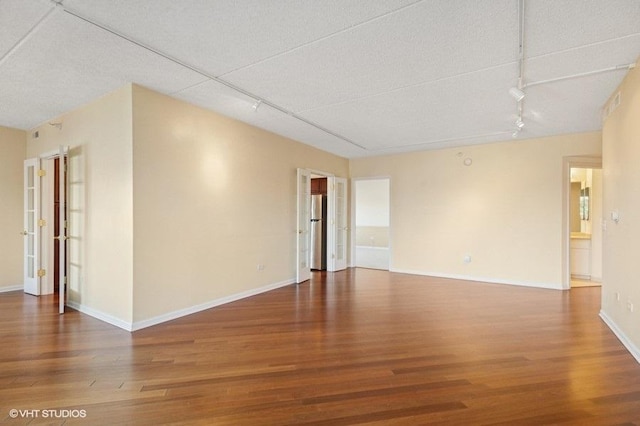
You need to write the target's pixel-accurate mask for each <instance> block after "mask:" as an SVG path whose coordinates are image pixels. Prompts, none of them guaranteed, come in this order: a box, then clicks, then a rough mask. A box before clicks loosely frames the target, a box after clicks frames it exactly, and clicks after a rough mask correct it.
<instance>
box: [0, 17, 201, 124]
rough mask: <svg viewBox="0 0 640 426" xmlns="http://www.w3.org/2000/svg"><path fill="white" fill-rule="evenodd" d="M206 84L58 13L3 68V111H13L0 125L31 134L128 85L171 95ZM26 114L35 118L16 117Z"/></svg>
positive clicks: (0, 89)
mask: <svg viewBox="0 0 640 426" xmlns="http://www.w3.org/2000/svg"><path fill="white" fill-rule="evenodd" d="M204 78H205V77H203V76H201V75H199V74H197V73H194V72H193V71H190V70H188V69H186V68H183V67H181V66H178V65H176V64H174V63H173V62H170V61H168V60H166V59H164V58H162V57H159V56H157V55H155V54H153V53H150V52H148V51H146V50H144V49H142V48H140V47H138V46H136V45H133V44H131V43H128V42H126V41H124V40H122V39H120V38H118V37H116V36H114V35H113V34H111V33H108V32H106V31H104V30H102V29H99V28H97V27H94V26H92V25H90V24H88V23H86V22H84V21H80V20H78V19H77V18H75V17H73V16H70V15H68V14H66V13H64V12H62V11H56V12H55V15H54V16H52V17H51V18H50V19H48V20H47V22H46V23H45V24H44V25H43V26H41V28H40V29H39V30H38V31H37V32H36V33H34V34H33V35H32V36H31V37H30V38H29V40H28V41H27V42H26V43H24V45H23V46H22V47H21V48H20V49H18V50H17V51H16V52H15V53H14V54H13V55H11V58H10V60H9V61H6V62H5V63H4V64H2V66H0V80H2V81H10V82H11V83H12V84H10V85H1V86H0V96H1V98H2V99H3V105H12V107H8V106H7V107H4V108H6V109H4V110H3V111H2V114H1V115H0V117H2V120H3V122H2V123H0V124H3V125H6V126H10V127H18V128H23V129H24V128H30V127H33V126H35V125H37V124H39V123H41V122H43V121H45V120H47V119H49V118H51V117H54V116H56V115H59V114H61V113H64V112H67V111H69V110H71V109H74V108H76V107H78V106H80V105H82V104H84V103H87V102H90V101H92V100H94V99H96V98H98V97H99V96H102V95H104V94H105V93H108V92H110V91H112V90H115V89H117V88H119V87H121V86H123V85H125V84H127V83H129V82H133V83H137V84H141V85H143V86H146V87H149V88H151V89H154V90H158V91H160V92H165V93H171V92H173V91H177V90H179V89H181V88H184V87H187V86H190V85H193V84H196V83H198V82H201V81H202V80H203V79H204ZM23 105H29V106H28V107H23ZM14 107H15V111H16V113H13V112H12V109H13V108H14ZM23 109H29V110H31V111H34V112H33V113H30V114H27V115H24V116H21V115H19V114H17V111H20V110H23Z"/></svg>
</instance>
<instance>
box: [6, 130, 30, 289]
mask: <svg viewBox="0 0 640 426" xmlns="http://www.w3.org/2000/svg"><path fill="white" fill-rule="evenodd" d="M26 152H27V133H26V132H25V131H23V130H17V129H10V128H8V127H2V126H0V153H1V154H0V200H1V202H0V235H2V238H0V292H1V291H3V290H16V289H20V288H22V287H23V285H24V283H23V276H22V273H23V271H22V267H23V264H22V263H23V262H22V256H23V238H24V237H23V236H22V235H21V234H20V231H21V230H22V229H24V228H23V192H22V191H23V189H22V188H23V179H24V177H23V163H24V160H25V158H26Z"/></svg>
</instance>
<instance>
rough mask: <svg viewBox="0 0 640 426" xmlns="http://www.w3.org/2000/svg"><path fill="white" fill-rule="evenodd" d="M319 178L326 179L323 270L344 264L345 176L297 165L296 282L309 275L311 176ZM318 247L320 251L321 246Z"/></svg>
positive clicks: (333, 269) (345, 244)
mask: <svg viewBox="0 0 640 426" xmlns="http://www.w3.org/2000/svg"><path fill="white" fill-rule="evenodd" d="M323 178H325V179H326V245H325V249H324V253H325V259H326V270H327V271H330V272H335V271H341V270H343V269H346V267H347V243H348V238H347V233H348V231H349V227H348V222H347V208H348V203H347V194H348V188H347V179H346V178H341V177H336V176H333V175H331V174H329V173H324V172H321V171H315V170H309V169H298V170H297V183H296V186H297V190H296V194H297V195H296V210H297V212H296V228H297V238H296V270H295V273H296V278H295V279H296V283H301V282H304V281H307V280H308V279H309V278H310V277H311V223H312V222H311V219H312V218H311V180H312V179H323ZM319 182H320V181H319ZM317 185H322V184H321V183H319V184H317ZM320 191H322V188H321V189H320ZM320 250H321V253H322V249H320Z"/></svg>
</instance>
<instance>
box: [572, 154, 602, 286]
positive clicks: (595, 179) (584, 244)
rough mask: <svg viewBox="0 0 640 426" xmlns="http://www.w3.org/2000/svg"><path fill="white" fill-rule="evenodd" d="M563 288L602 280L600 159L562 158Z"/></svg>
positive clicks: (592, 283)
mask: <svg viewBox="0 0 640 426" xmlns="http://www.w3.org/2000/svg"><path fill="white" fill-rule="evenodd" d="M565 160H566V161H565V173H564V179H565V185H564V194H565V202H564V206H565V220H564V235H563V241H564V242H565V246H564V258H565V261H564V262H563V265H564V283H563V288H565V289H569V288H576V287H591V286H600V285H601V283H602V245H603V207H602V205H603V185H602V159H601V158H597V157H582V158H581V157H570V158H567V159H565Z"/></svg>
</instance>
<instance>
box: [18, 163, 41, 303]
mask: <svg viewBox="0 0 640 426" xmlns="http://www.w3.org/2000/svg"><path fill="white" fill-rule="evenodd" d="M39 225H40V159H38V158H30V159H28V160H25V162H24V230H23V231H22V235H24V292H25V293H29V294H35V295H36V296H37V295H39V294H40V275H41V271H40V226H39Z"/></svg>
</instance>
